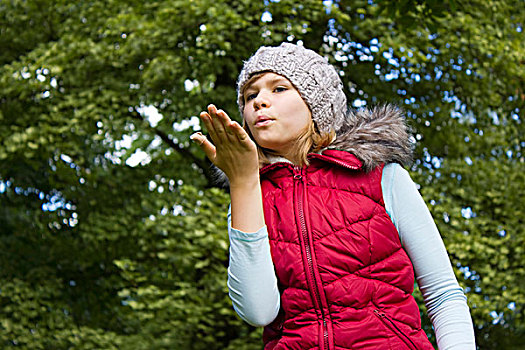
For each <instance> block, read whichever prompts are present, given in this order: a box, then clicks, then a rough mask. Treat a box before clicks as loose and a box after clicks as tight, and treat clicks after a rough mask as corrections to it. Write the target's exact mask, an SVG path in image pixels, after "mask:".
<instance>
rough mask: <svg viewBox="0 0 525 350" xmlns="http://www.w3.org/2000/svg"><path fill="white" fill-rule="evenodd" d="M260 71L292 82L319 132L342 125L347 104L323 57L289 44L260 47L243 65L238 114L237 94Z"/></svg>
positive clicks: (332, 70) (341, 85)
mask: <svg viewBox="0 0 525 350" xmlns="http://www.w3.org/2000/svg"><path fill="white" fill-rule="evenodd" d="M261 72H273V73H276V74H279V75H282V76H284V77H286V78H287V79H288V80H290V81H291V82H292V84H293V85H294V86H295V88H296V89H297V90H298V91H299V93H300V94H301V96H302V98H303V99H304V101H305V102H306V104H307V105H308V107H309V108H310V111H311V112H312V119H313V120H314V122H315V123H316V125H317V128H318V129H319V131H322V132H330V131H331V130H334V131H337V130H338V129H339V128H340V127H341V125H342V124H343V121H344V119H345V115H346V109H347V105H346V96H345V94H344V92H343V83H342V82H341V78H339V74H337V72H336V70H335V68H334V67H333V66H332V65H331V64H330V63H328V60H327V59H326V58H324V57H322V56H320V55H319V54H317V53H316V52H314V51H312V50H309V49H306V48H304V47H303V46H298V45H294V44H290V43H282V44H281V45H280V46H275V47H273V46H262V47H260V48H259V49H258V50H257V52H255V54H254V55H253V56H252V57H250V59H249V60H248V61H246V62H245V63H244V67H243V69H242V71H241V73H240V74H239V79H238V81H237V103H238V104H239V110H240V112H241V115H242V112H243V110H244V98H243V96H242V95H241V93H240V92H241V91H242V88H243V86H244V85H245V84H246V82H247V81H248V80H249V79H250V78H251V77H252V76H253V75H254V74H256V73H261Z"/></svg>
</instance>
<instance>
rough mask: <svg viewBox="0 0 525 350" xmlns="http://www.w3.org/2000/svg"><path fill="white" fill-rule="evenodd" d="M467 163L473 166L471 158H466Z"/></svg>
mask: <svg viewBox="0 0 525 350" xmlns="http://www.w3.org/2000/svg"><path fill="white" fill-rule="evenodd" d="M465 163H467V164H468V165H472V164H473V163H472V159H471V158H470V157H465Z"/></svg>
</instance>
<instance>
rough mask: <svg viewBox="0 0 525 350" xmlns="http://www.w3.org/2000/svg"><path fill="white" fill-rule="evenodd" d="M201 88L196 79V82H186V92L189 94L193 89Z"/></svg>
mask: <svg viewBox="0 0 525 350" xmlns="http://www.w3.org/2000/svg"><path fill="white" fill-rule="evenodd" d="M199 86H200V84H199V81H198V80H196V79H194V80H190V79H186V80H184V90H186V91H187V92H190V91H192V90H193V89H196V88H198V87H199Z"/></svg>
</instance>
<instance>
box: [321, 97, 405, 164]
mask: <svg viewBox="0 0 525 350" xmlns="http://www.w3.org/2000/svg"><path fill="white" fill-rule="evenodd" d="M329 148H330V149H338V150H343V151H347V152H350V153H353V154H354V155H355V156H356V157H357V158H359V159H360V160H361V161H362V162H363V169H364V170H365V171H367V172H368V171H370V170H372V169H373V168H375V167H376V166H378V165H379V164H381V163H399V164H401V165H403V166H405V167H406V166H409V165H410V164H411V163H412V152H413V150H412V148H413V143H412V142H411V141H410V136H409V130H408V126H407V124H406V122H405V119H404V117H403V115H402V112H401V110H400V109H399V108H396V107H394V106H392V105H384V106H379V107H374V108H373V109H363V110H359V111H349V112H348V114H347V118H346V120H345V124H344V125H343V126H342V127H341V129H339V131H338V132H337V138H336V139H335V141H334V142H332V144H331V145H330V146H329Z"/></svg>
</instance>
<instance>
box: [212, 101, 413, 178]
mask: <svg viewBox="0 0 525 350" xmlns="http://www.w3.org/2000/svg"><path fill="white" fill-rule="evenodd" d="M336 135H337V136H336V139H335V140H334V141H333V142H332V143H331V144H330V146H328V147H327V149H337V150H341V151H347V152H350V153H352V154H353V155H355V156H356V157H357V158H358V159H359V160H360V161H361V162H362V169H363V170H364V171H365V172H369V171H370V170H372V169H374V168H375V167H376V166H378V165H379V164H382V163H399V164H401V165H403V166H405V167H407V166H410V164H411V163H412V153H413V142H411V137H410V134H409V129H408V126H407V124H406V121H405V118H404V117H403V114H402V111H401V110H400V109H399V108H397V107H395V106H392V105H384V106H378V107H374V108H372V109H362V110H357V111H352V110H350V111H349V112H348V113H347V116H346V118H345V122H344V124H343V125H342V127H341V128H340V129H339V130H338V131H337V133H336ZM322 151H323V150H321V151H320V153H322ZM270 160H271V161H272V163H275V162H279V161H287V160H286V159H284V158H282V157H274V158H271V159H270ZM214 168H215V171H216V181H215V182H216V184H217V185H219V186H221V187H227V186H228V185H229V183H228V178H227V177H226V175H225V174H224V173H223V172H222V171H221V170H220V169H218V168H216V167H214Z"/></svg>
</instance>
